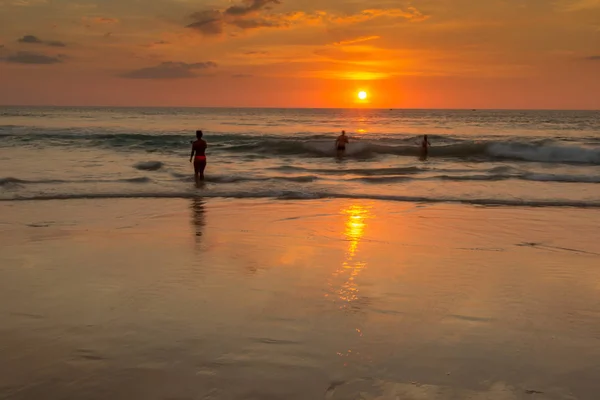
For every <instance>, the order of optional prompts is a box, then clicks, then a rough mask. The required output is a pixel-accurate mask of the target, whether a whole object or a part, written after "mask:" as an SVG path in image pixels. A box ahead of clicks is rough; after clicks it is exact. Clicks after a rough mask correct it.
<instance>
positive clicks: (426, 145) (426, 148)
mask: <svg viewBox="0 0 600 400" xmlns="http://www.w3.org/2000/svg"><path fill="white" fill-rule="evenodd" d="M429 147H431V143H429V139H427V135H423V141H422V142H421V158H422V159H426V158H427V153H428V152H429Z"/></svg>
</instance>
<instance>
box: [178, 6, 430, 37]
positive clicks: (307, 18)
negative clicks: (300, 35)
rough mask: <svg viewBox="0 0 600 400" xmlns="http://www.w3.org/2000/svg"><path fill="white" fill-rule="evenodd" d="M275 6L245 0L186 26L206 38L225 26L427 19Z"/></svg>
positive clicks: (405, 13) (403, 12) (412, 11)
mask: <svg viewBox="0 0 600 400" xmlns="http://www.w3.org/2000/svg"><path fill="white" fill-rule="evenodd" d="M278 4H281V1H280V0H245V1H244V3H243V4H242V5H233V6H230V7H228V8H226V9H207V10H202V11H198V12H195V13H193V14H192V15H190V19H191V20H192V21H193V22H192V23H190V24H189V25H187V28H190V29H194V30H196V31H198V32H199V33H201V34H203V35H205V36H216V35H220V34H222V33H223V32H224V31H225V30H226V28H228V27H233V28H238V29H241V30H250V29H258V28H288V27H291V26H295V25H331V24H335V25H340V24H357V23H361V22H365V21H369V20H373V19H376V18H391V19H398V18H401V19H404V20H408V21H413V22H418V21H423V20H425V19H427V18H428V15H425V14H423V13H422V12H420V11H419V10H417V9H416V8H414V7H408V8H406V9H400V8H391V9H366V10H362V11H360V12H358V13H354V14H337V13H332V12H326V11H315V12H312V13H306V12H303V11H292V12H287V13H276V12H273V11H272V6H273V5H278Z"/></svg>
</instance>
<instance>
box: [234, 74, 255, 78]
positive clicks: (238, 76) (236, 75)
mask: <svg viewBox="0 0 600 400" xmlns="http://www.w3.org/2000/svg"><path fill="white" fill-rule="evenodd" d="M252 76H254V75H252V74H233V75H231V77H232V78H251V77H252Z"/></svg>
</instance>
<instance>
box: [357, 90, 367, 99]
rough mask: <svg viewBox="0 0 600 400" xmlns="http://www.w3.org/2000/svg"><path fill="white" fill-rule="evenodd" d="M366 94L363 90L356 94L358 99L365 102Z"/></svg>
mask: <svg viewBox="0 0 600 400" xmlns="http://www.w3.org/2000/svg"><path fill="white" fill-rule="evenodd" d="M367 96H368V95H367V92H365V91H364V90H361V91H360V92H358V98H359V99H361V100H366V99H367Z"/></svg>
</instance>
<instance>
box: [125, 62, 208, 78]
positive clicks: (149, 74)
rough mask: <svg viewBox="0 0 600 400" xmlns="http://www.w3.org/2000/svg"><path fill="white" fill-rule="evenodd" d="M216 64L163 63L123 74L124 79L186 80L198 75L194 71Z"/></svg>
mask: <svg viewBox="0 0 600 400" xmlns="http://www.w3.org/2000/svg"><path fill="white" fill-rule="evenodd" d="M216 66H217V64H216V63H214V62H212V61H206V62H201V63H193V64H187V63H183V62H173V61H168V62H163V63H160V64H158V65H156V66H154V67H147V68H140V69H136V70H133V71H130V72H127V73H125V74H122V75H121V77H123V78H130V79H184V78H194V77H196V76H197V75H196V74H195V73H194V70H203V69H208V68H215V67H216Z"/></svg>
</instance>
